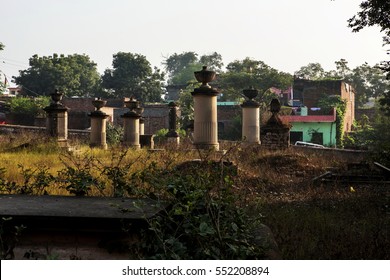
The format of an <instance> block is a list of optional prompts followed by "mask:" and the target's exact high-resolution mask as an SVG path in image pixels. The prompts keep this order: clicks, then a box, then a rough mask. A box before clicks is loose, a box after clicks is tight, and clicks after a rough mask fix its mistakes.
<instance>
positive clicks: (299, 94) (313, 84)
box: [293, 79, 355, 132]
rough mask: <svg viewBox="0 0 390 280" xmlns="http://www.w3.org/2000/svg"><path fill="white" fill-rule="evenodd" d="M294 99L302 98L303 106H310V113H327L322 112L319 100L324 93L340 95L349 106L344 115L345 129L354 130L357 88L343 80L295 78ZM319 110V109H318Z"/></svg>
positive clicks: (347, 130)
mask: <svg viewBox="0 0 390 280" xmlns="http://www.w3.org/2000/svg"><path fill="white" fill-rule="evenodd" d="M293 94H294V100H300V101H301V103H302V104H303V106H306V107H307V108H308V112H309V115H310V114H311V112H316V113H315V114H317V115H318V114H326V113H323V112H321V108H319V106H318V101H319V100H320V99H321V98H322V97H323V96H324V95H328V96H330V95H335V96H340V97H341V98H342V99H343V100H345V101H346V103H347V107H346V112H345V116H344V131H345V132H349V131H351V130H352V125H353V121H354V120H355V90H354V88H353V87H352V86H351V85H350V84H348V83H347V82H345V81H343V80H318V81H317V80H316V81H312V80H304V79H294V84H293ZM316 110H317V111H316Z"/></svg>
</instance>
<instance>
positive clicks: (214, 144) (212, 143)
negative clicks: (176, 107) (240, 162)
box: [192, 66, 219, 151]
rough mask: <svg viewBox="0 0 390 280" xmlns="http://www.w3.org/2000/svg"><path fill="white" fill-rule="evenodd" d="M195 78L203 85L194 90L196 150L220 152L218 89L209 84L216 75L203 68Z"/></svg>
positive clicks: (205, 67) (196, 73)
mask: <svg viewBox="0 0 390 280" xmlns="http://www.w3.org/2000/svg"><path fill="white" fill-rule="evenodd" d="M194 74H195V78H196V80H197V81H198V82H201V83H202V85H201V86H200V87H199V88H196V89H194V91H193V92H192V96H193V98H194V146H195V148H196V149H203V150H215V151H218V150H219V143H218V122H217V95H218V94H219V92H218V90H217V89H214V88H212V87H211V86H210V85H209V84H208V83H209V82H211V81H213V80H214V79H215V76H216V73H215V72H214V71H210V70H207V66H203V69H202V70H201V71H197V72H194Z"/></svg>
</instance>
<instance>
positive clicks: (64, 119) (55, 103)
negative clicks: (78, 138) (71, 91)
mask: <svg viewBox="0 0 390 280" xmlns="http://www.w3.org/2000/svg"><path fill="white" fill-rule="evenodd" d="M51 99H52V101H51V104H50V105H49V106H47V107H45V108H44V110H45V111H46V113H47V119H46V130H47V132H48V133H49V135H50V136H52V137H55V138H57V142H58V145H59V146H60V147H67V146H68V108H67V107H65V106H64V105H63V104H62V103H61V102H60V101H61V99H62V93H60V92H59V91H58V90H55V91H54V93H52V94H51Z"/></svg>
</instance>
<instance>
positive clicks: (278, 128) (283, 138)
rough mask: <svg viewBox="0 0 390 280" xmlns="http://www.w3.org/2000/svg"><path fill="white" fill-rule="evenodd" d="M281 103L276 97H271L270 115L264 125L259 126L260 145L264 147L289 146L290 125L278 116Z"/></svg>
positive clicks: (284, 147)
mask: <svg viewBox="0 0 390 280" xmlns="http://www.w3.org/2000/svg"><path fill="white" fill-rule="evenodd" d="M280 109H281V105H280V102H279V100H278V99H276V98H275V99H272V101H271V104H270V111H271V113H272V116H271V117H270V118H269V120H268V121H267V123H266V125H264V126H263V127H262V128H261V133H260V135H261V145H262V146H263V147H265V148H268V149H272V150H276V149H286V148H288V147H289V146H290V129H291V125H290V124H286V123H283V122H282V120H281V119H280V118H279V116H278V115H279V112H280Z"/></svg>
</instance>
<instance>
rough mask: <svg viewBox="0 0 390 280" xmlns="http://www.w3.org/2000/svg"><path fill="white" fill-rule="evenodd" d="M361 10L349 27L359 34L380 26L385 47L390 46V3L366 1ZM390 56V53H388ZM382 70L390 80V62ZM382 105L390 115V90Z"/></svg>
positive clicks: (386, 92)
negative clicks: (370, 27)
mask: <svg viewBox="0 0 390 280" xmlns="http://www.w3.org/2000/svg"><path fill="white" fill-rule="evenodd" d="M360 8H361V10H360V11H359V12H358V13H357V14H356V15H354V16H353V17H352V18H350V19H349V20H348V23H349V27H350V28H352V30H353V31H354V32H359V31H360V30H362V29H363V28H365V27H368V26H379V27H380V29H381V31H382V32H383V33H384V36H383V43H384V45H388V44H390V2H389V1H385V0H366V1H363V2H362V3H361V4H360ZM388 54H390V53H388ZM380 68H381V69H382V70H383V71H385V73H386V74H387V78H388V79H390V61H383V62H382V63H381V66H380ZM380 102H381V105H382V106H383V107H384V108H385V110H386V111H387V114H388V115H390V89H389V87H388V88H387V90H386V91H385V92H383V96H382V99H381V100H380Z"/></svg>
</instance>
